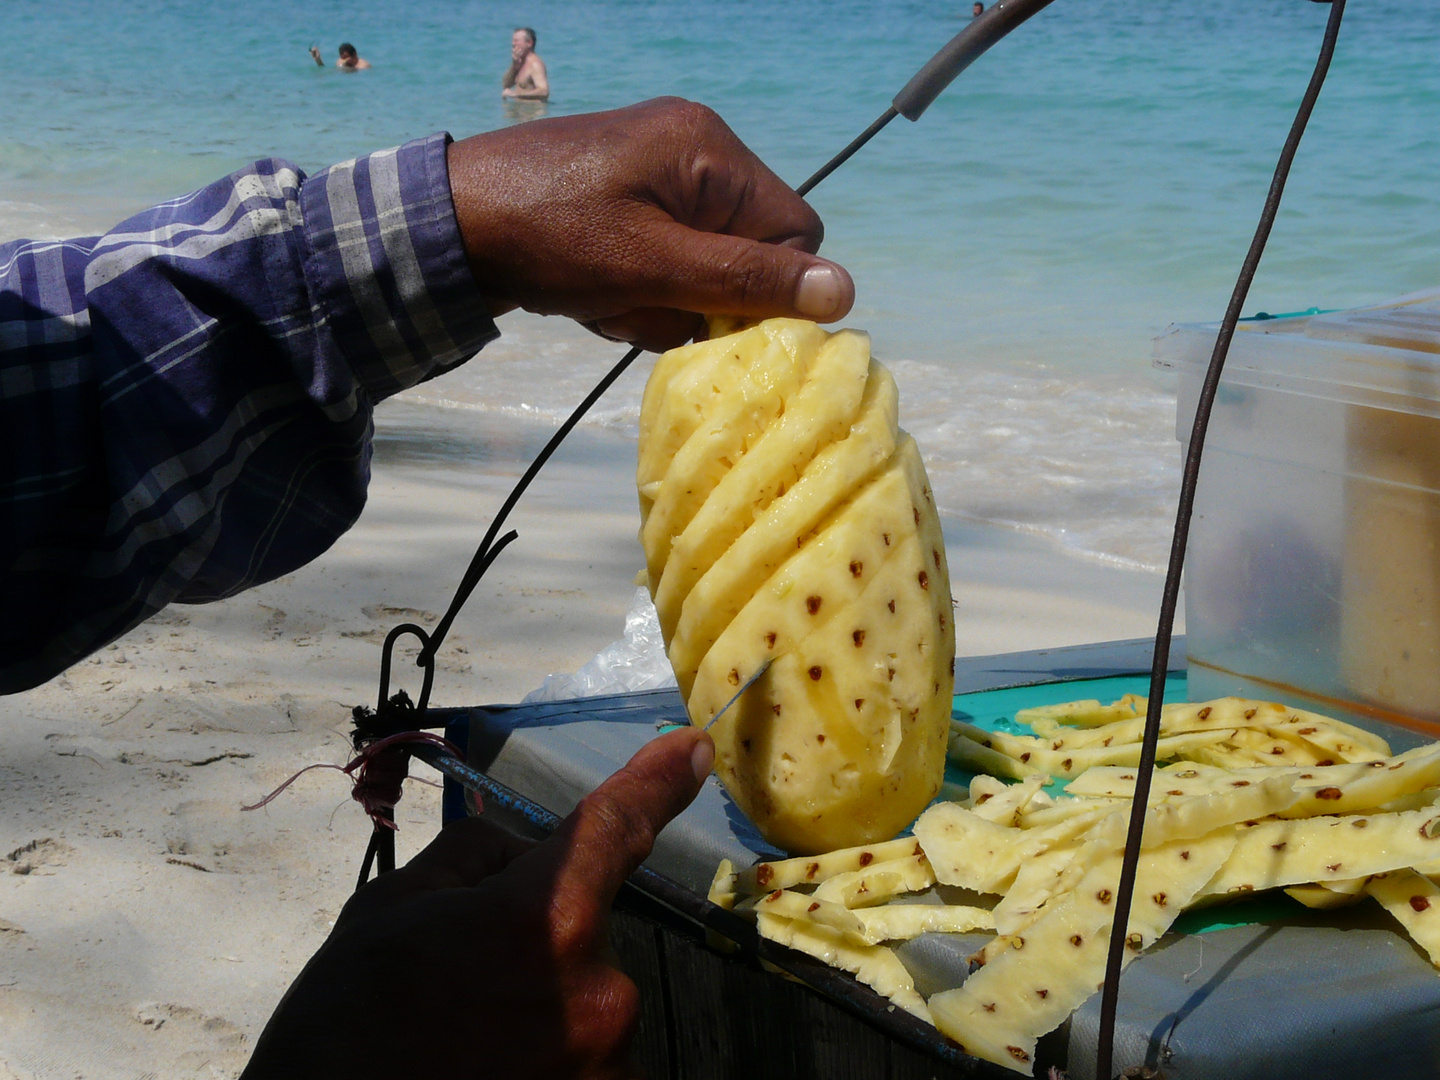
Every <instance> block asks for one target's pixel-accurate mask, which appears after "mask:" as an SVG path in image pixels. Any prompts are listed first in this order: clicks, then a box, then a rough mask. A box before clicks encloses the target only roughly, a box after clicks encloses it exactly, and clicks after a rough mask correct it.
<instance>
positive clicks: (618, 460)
mask: <svg viewBox="0 0 1440 1080" xmlns="http://www.w3.org/2000/svg"><path fill="white" fill-rule="evenodd" d="M379 428H380V437H379V439H378V442H377V461H376V469H375V480H374V483H373V486H372V488H371V497H370V505H369V507H368V508H367V510H366V512H365V514H364V516H363V517H362V519H361V521H360V523H359V525H357V527H356V528H355V529H354V530H353V531H352V532H351V533H350V534H349V535H347V536H345V537H344V538H342V539H341V540H340V542H339V543H337V544H336V546H335V548H334V549H333V550H332V551H330V552H329V553H327V554H326V555H325V556H324V557H323V558H321V559H320V560H318V561H317V562H316V563H314V564H312V565H311V566H309V567H306V568H305V569H303V570H301V571H299V572H297V573H295V574H292V575H289V576H287V577H285V578H283V579H281V580H279V581H276V582H272V583H270V584H268V585H265V586H262V587H260V588H257V589H254V590H252V591H251V592H249V593H247V594H245V595H243V596H240V597H237V598H234V599H232V600H229V601H226V602H224V603H220V604H214V605H210V606H208V607H203V608H188V607H176V608H173V609H171V610H169V611H166V612H163V613H162V614H161V615H160V616H159V617H157V618H156V619H154V620H152V621H151V622H150V623H148V624H146V625H144V626H142V627H140V628H138V629H137V630H135V631H134V632H132V633H131V634H129V635H128V636H127V637H126V638H124V639H123V640H122V641H120V642H117V643H116V644H115V645H112V646H110V647H109V648H108V649H106V650H104V651H103V652H102V653H100V654H99V655H97V656H95V657H92V658H91V659H90V660H88V661H86V662H84V663H82V664H80V665H78V666H77V667H76V668H74V669H72V670H71V671H70V672H68V673H67V674H66V675H64V676H62V677H60V678H58V679H56V680H53V681H52V682H51V683H50V684H48V685H46V686H44V687H41V688H40V689H38V690H35V691H32V692H30V693H27V694H22V695H18V696H15V697H11V698H8V699H0V790H3V793H4V796H3V799H0V1080H11V1078H12V1077H16V1078H18V1077H24V1078H29V1077H36V1078H41V1080H52V1078H53V1080H62V1078H63V1080H71V1078H73V1077H77V1076H83V1077H85V1078H87V1080H104V1078H110V1077H117V1078H119V1077H126V1078H132V1077H137V1076H144V1077H147V1078H153V1080H167V1078H170V1077H192V1076H202V1077H204V1076H217V1077H218V1076H234V1075H235V1074H237V1073H238V1072H239V1070H240V1068H241V1067H242V1066H243V1064H244V1061H245V1059H246V1056H247V1054H248V1051H249V1048H250V1046H251V1045H252V1044H253V1041H254V1038H255V1037H256V1035H257V1034H258V1033H259V1031H260V1028H261V1027H262V1026H263V1024H264V1022H265V1019H266V1017H267V1016H268V1014H269V1011H270V1009H271V1008H272V1007H273V1005H274V1003H275V1002H276V1000H277V999H278V998H279V996H280V994H281V992H282V991H283V990H284V988H285V986H286V985H287V984H288V982H289V980H290V979H291V978H292V977H293V976H294V975H295V973H296V972H297V971H298V970H299V968H300V967H301V965H302V964H303V963H304V961H305V960H306V958H307V957H308V956H309V955H310V953H311V952H312V951H313V950H314V949H315V948H316V947H317V946H318V944H319V943H320V941H321V940H322V939H323V937H324V935H325V934H326V932H327V931H328V929H329V926H330V924H331V922H332V920H333V919H334V918H335V915H336V913H337V911H338V910H339V908H340V906H341V904H342V903H343V902H344V900H345V898H346V896H347V895H348V893H349V892H350V890H351V889H352V888H353V883H354V877H355V873H356V870H357V868H358V861H359V858H360V856H361V854H362V852H363V847H364V842H365V838H366V835H367V833H368V827H369V826H368V822H367V821H366V820H365V818H364V816H363V814H362V813H361V811H360V809H359V808H358V807H357V806H356V805H355V804H354V803H352V802H350V801H349V800H348V790H349V788H348V782H346V781H345V780H344V779H343V778H342V777H340V776H339V774H337V773H334V772H330V771H318V770H317V771H315V772H312V773H309V774H307V775H306V776H305V777H303V778H302V779H301V780H300V781H298V782H297V783H296V784H295V785H294V786H293V787H292V788H290V789H289V791H287V792H286V793H285V794H283V795H282V796H280V798H279V799H277V800H276V801H275V802H274V803H272V804H271V805H270V806H269V807H268V808H266V809H265V810H263V811H260V812H256V813H251V814H242V813H240V812H239V809H238V808H239V806H240V805H241V804H242V803H247V802H253V801H255V800H256V799H257V798H259V797H260V796H261V795H263V794H264V793H265V792H267V791H268V790H270V789H271V788H272V787H274V786H275V785H276V784H277V783H279V782H280V781H281V780H282V779H284V777H286V776H287V775H289V774H290V773H291V772H293V771H294V770H296V769H298V768H300V767H302V766H304V765H307V764H310V763H312V762H316V761H327V762H333V763H342V762H343V761H345V760H346V756H347V754H346V752H347V742H346V737H345V736H346V732H347V730H348V720H349V707H350V706H351V705H354V704H356V703H361V702H365V703H373V700H374V697H375V692H376V677H377V667H378V661H379V644H380V641H381V639H382V638H383V636H384V634H385V632H386V631H387V630H388V629H389V628H390V627H391V626H393V625H394V624H395V623H397V622H401V621H407V620H415V621H419V622H420V623H422V624H423V625H425V626H427V627H428V626H431V625H433V623H434V621H435V618H436V616H437V615H438V613H439V612H441V611H442V610H443V609H444V607H445V605H446V603H447V602H448V600H449V598H450V595H451V592H452V590H453V588H454V586H455V584H456V582H457V581H458V578H459V575H460V572H461V570H462V569H463V567H464V565H465V563H466V562H467V561H468V559H469V556H470V553H471V550H472V548H473V546H474V544H475V543H477V542H478V539H479V537H480V535H481V534H482V533H483V531H484V527H485V526H486V524H488V522H489V519H490V515H491V514H492V513H493V512H494V511H495V509H496V508H497V507H498V505H499V502H500V500H501V499H502V498H503V497H504V495H505V493H506V491H508V489H509V486H510V485H511V484H512V483H513V481H514V479H516V478H517V477H518V476H519V473H520V471H521V469H522V468H523V465H524V463H525V462H526V461H528V460H529V458H530V457H531V456H533V454H534V452H535V451H536V450H538V449H539V447H540V445H541V443H542V442H543V440H544V438H546V437H547V436H548V434H549V433H548V431H546V430H543V429H541V430H536V429H534V428H528V427H525V426H523V425H521V424H520V423H518V422H515V421H508V420H504V419H500V418H496V417H493V416H485V415H479V414H474V413H462V412H457V411H454V410H435V409H430V408H428V407H424V406H415V405H409V404H405V403H393V404H391V405H388V406H386V407H385V408H384V409H382V411H381V415H380V417H379ZM632 469H633V445H632V444H628V443H627V442H626V441H625V440H623V439H621V438H619V437H618V436H616V437H611V436H605V435H603V434H598V435H597V434H594V433H589V432H585V431H582V432H581V433H580V434H579V435H577V436H576V437H574V438H573V439H572V441H571V442H570V443H569V444H567V447H566V449H565V450H564V451H563V452H562V454H561V456H560V457H559V458H558V459H557V460H556V461H555V462H553V463H552V464H551V466H550V468H549V469H548V470H547V471H546V472H545V473H543V474H542V475H541V479H540V480H539V481H538V482H537V485H536V486H535V488H534V489H532V494H531V495H530V496H528V497H527V499H526V500H524V501H523V502H522V503H521V506H520V508H519V510H517V512H516V513H515V515H514V516H513V518H512V524H513V525H514V526H515V527H516V528H518V529H519V530H520V534H521V539H520V541H519V542H518V543H517V544H516V545H515V547H514V548H512V549H511V550H510V551H508V552H507V553H506V554H505V555H504V556H502V557H501V560H500V562H499V563H498V564H497V565H496V566H495V568H494V569H493V570H492V572H491V575H490V576H489V578H487V580H486V582H485V583H484V584H482V586H481V587H480V589H479V590H477V593H476V595H475V596H474V597H473V598H472V599H471V601H470V604H469V606H468V607H467V609H466V612H465V614H464V615H463V616H462V617H461V619H460V620H459V622H458V623H457V624H456V628H455V630H454V631H453V632H452V634H451V636H450V639H449V643H448V644H447V646H446V648H445V650H444V651H443V653H442V656H441V658H440V663H439V670H438V672H437V679H436V687H435V692H434V699H433V700H434V702H435V704H437V705H454V704H478V703H487V702H504V701H514V700H518V699H519V698H520V697H521V696H522V695H523V694H524V693H526V692H527V691H529V690H531V689H533V688H534V687H536V686H538V685H539V684H540V682H541V680H542V679H543V678H544V676H545V675H546V674H547V673H549V672H551V671H573V670H574V669H576V668H578V667H579V666H580V665H581V664H582V663H584V662H585V661H586V660H587V659H589V658H590V657H591V656H592V655H593V654H594V653H596V652H597V651H598V650H599V649H601V648H602V647H604V646H605V645H606V644H608V643H609V642H610V641H612V640H613V639H615V638H616V637H618V636H619V635H620V632H621V629H622V626H623V617H624V612H625V610H626V607H627V606H628V604H629V601H630V598H631V596H632V594H633V592H634V585H633V577H634V574H635V571H636V570H637V569H638V568H639V567H640V566H641V565H642V559H641V554H640V549H639V545H638V543H637V541H636V539H635V530H636V527H637V525H638V516H637V514H636V511H635V501H634V494H633V488H632V486H631V484H632V480H631V470H632ZM947 537H948V539H949V545H950V546H949V556H950V565H951V568H952V572H953V574H954V582H953V586H954V590H953V591H954V593H955V596H956V598H957V600H958V601H959V607H958V609H957V618H956V623H957V632H958V641H959V649H958V651H959V652H960V653H961V654H962V655H970V654H984V653H995V652H1005V651H1010V650H1018V649H1026V648H1037V647H1042V646H1055V645H1063V644H1072V643H1079V642H1085V641H1101V640H1111V639H1116V638H1127V637H1140V636H1148V635H1149V634H1152V633H1153V632H1154V618H1155V616H1154V611H1155V608H1156V605H1157V604H1158V598H1159V589H1160V582H1159V580H1158V578H1154V577H1150V576H1145V575H1138V574H1131V573H1126V572H1122V571H1118V570H1110V569H1106V568H1103V567H1098V566H1095V565H1091V564H1086V563H1081V562H1078V561H1075V560H1073V559H1069V558H1066V557H1065V556H1063V555H1060V554H1059V553H1057V552H1055V551H1054V550H1052V549H1051V548H1050V547H1048V546H1046V545H1042V544H1040V543H1039V542H1036V541H1033V540H1027V539H1026V538H1024V537H1021V536H1019V535H1016V534H1012V533H1007V532H1002V531H999V530H994V529H988V528H985V527H980V526H961V525H958V524H956V523H948V525H947ZM407 667H408V665H401V666H400V667H399V669H398V672H397V678H398V679H399V680H402V681H401V682H400V685H406V684H405V683H404V682H403V679H404V677H405V672H406V669H407ZM410 670H413V669H410ZM409 685H410V687H411V689H412V691H413V690H414V689H416V686H415V683H414V681H413V680H412V681H411V682H410V683H409ZM421 771H425V770H423V767H421ZM439 817H440V810H439V793H438V791H436V790H434V789H431V788H427V787H424V786H421V785H417V784H414V783H412V784H410V785H408V786H407V793H406V796H405V800H404V802H403V803H402V804H401V805H400V807H399V811H398V818H399V823H400V829H401V831H400V834H399V848H400V851H399V854H400V858H401V859H402V860H403V859H404V858H406V857H408V856H409V855H410V854H411V853H413V852H414V851H415V850H416V849H418V848H419V847H420V846H422V845H423V844H424V843H425V842H426V841H427V840H428V839H429V838H430V836H432V835H433V833H434V832H435V830H436V828H437V827H438V823H439ZM12 851H13V852H14V854H11V855H9V856H8V857H6V854H5V853H8V852H12Z"/></svg>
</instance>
